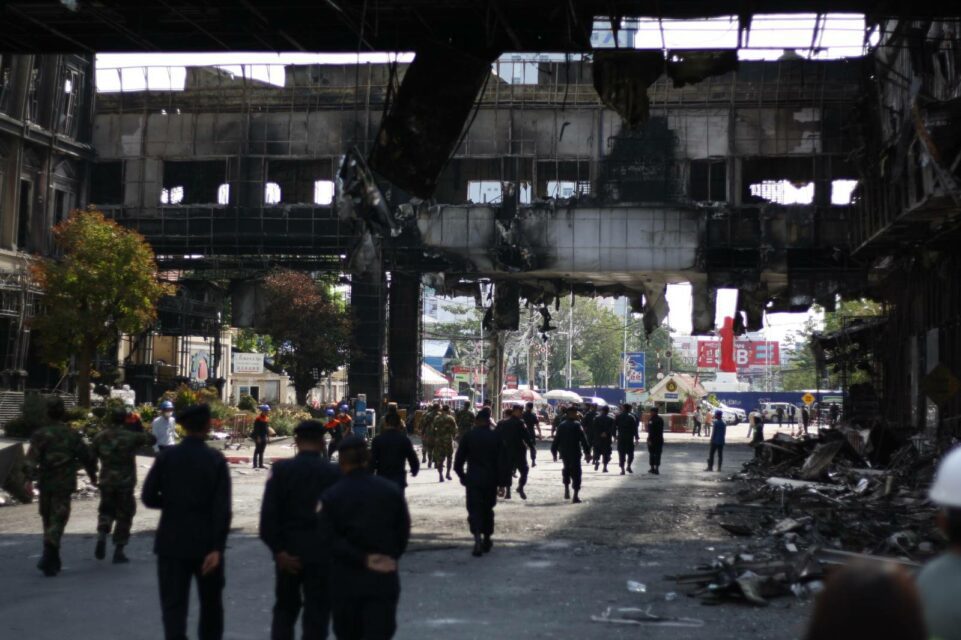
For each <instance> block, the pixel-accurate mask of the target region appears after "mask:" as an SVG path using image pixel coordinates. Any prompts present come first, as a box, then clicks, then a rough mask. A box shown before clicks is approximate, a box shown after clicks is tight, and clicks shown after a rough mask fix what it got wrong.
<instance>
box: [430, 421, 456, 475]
mask: <svg viewBox="0 0 961 640" xmlns="http://www.w3.org/2000/svg"><path fill="white" fill-rule="evenodd" d="M431 431H432V433H431V452H432V454H433V457H434V466H435V467H437V470H438V471H440V470H441V469H442V467H443V466H444V461H445V460H446V461H447V462H448V463H450V462H451V461H452V459H453V455H454V438H455V437H457V423H456V422H454V416H452V415H450V414H449V413H441V414H440V415H438V416H437V417H436V418H434V424H433V428H432V430H431Z"/></svg>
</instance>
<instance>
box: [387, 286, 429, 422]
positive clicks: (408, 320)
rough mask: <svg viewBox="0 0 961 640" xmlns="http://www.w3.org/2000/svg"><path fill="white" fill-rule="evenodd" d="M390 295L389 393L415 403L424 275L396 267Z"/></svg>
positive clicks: (409, 404) (402, 401) (400, 401)
mask: <svg viewBox="0 0 961 640" xmlns="http://www.w3.org/2000/svg"><path fill="white" fill-rule="evenodd" d="M388 296H389V300H388V302H389V309H388V310H389V314H390V317H389V330H388V340H387V372H388V389H389V390H388V393H387V395H388V397H389V399H390V400H391V401H392V402H396V403H398V404H399V405H400V406H401V407H405V406H406V407H408V408H410V407H415V406H416V404H417V402H418V400H419V399H420V398H419V395H420V363H421V358H420V345H421V333H420V318H421V288H420V276H419V275H418V274H410V273H401V272H399V271H392V272H391V274H390V292H389V293H388Z"/></svg>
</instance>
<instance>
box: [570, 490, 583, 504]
mask: <svg viewBox="0 0 961 640" xmlns="http://www.w3.org/2000/svg"><path fill="white" fill-rule="evenodd" d="M578 493H580V489H574V499H573V500H571V502H572V503H574V504H579V503H580V501H581V499H580V498H578V497H577V494H578Z"/></svg>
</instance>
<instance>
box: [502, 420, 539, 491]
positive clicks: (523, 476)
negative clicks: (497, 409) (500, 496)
mask: <svg viewBox="0 0 961 640" xmlns="http://www.w3.org/2000/svg"><path fill="white" fill-rule="evenodd" d="M522 412H523V408H522V407H521V405H520V404H514V405H513V406H512V407H511V410H510V413H509V414H508V416H507V417H505V418H504V419H503V420H501V421H500V422H498V423H497V428H496V431H497V432H498V433H499V434H500V436H501V441H502V442H503V448H502V450H501V454H502V455H503V456H504V460H503V461H502V463H501V472H502V480H501V482H500V486H501V487H502V488H503V489H504V499H505V500H510V499H511V485H512V484H513V483H514V473H515V472H518V473H520V478H519V479H518V481H517V495H519V496H520V497H521V500H527V494H526V493H524V487H525V486H526V485H527V475H528V473H530V467H528V466H527V452H528V451H530V455H531V460H532V461H534V462H535V463H536V461H537V444H536V443H535V442H534V437H533V436H532V435H531V433H530V431H529V430H528V429H527V425H525V424H524V420H523V418H522V417H521V416H522Z"/></svg>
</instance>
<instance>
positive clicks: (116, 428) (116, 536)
mask: <svg viewBox="0 0 961 640" xmlns="http://www.w3.org/2000/svg"><path fill="white" fill-rule="evenodd" d="M126 414H127V412H126V411H124V410H123V409H117V410H116V411H114V413H113V415H112V416H111V417H112V420H110V422H109V423H107V425H106V427H105V428H104V429H103V431H101V432H100V433H98V434H97V435H96V436H94V438H93V442H92V443H91V444H90V452H91V454H92V455H93V457H94V458H96V459H97V460H98V461H99V463H100V473H99V476H100V505H99V507H98V508H97V544H96V547H94V552H93V555H94V557H95V558H96V559H97V560H103V559H104V558H105V557H106V555H107V536H108V535H110V531H111V529H112V530H113V545H114V546H113V563H114V564H123V563H126V562H130V560H128V559H127V556H126V554H125V553H124V550H123V548H124V547H125V546H127V543H128V542H129V541H130V527H131V525H132V524H133V517H134V515H135V514H136V513H137V500H136V498H134V489H135V488H136V486H137V451H139V450H140V449H142V448H143V447H148V446H152V445H153V444H154V443H155V442H156V439H155V438H154V437H153V436H152V435H150V434H148V433H144V432H142V431H139V432H138V431H130V430H128V429H126V428H125V424H124V421H125V418H126Z"/></svg>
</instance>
